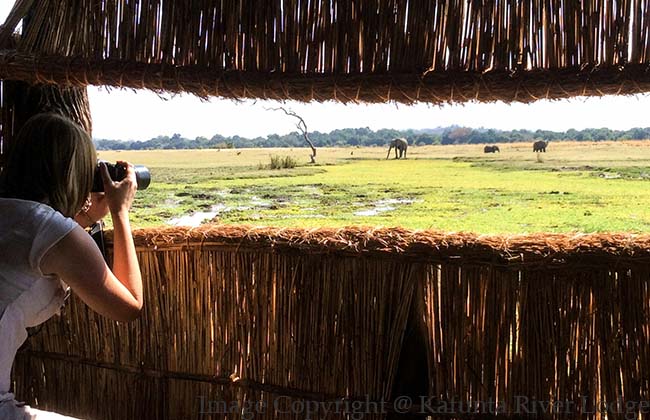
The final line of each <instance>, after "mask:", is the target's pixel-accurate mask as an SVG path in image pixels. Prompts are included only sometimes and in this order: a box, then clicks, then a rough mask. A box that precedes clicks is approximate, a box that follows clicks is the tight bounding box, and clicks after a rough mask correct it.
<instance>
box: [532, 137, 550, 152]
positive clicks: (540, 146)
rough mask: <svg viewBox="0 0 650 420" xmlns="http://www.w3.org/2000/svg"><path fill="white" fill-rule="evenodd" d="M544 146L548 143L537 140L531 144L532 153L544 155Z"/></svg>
mask: <svg viewBox="0 0 650 420" xmlns="http://www.w3.org/2000/svg"><path fill="white" fill-rule="evenodd" d="M546 146H548V142H545V141H544V140H539V141H536V142H535V143H533V152H544V153H546Z"/></svg>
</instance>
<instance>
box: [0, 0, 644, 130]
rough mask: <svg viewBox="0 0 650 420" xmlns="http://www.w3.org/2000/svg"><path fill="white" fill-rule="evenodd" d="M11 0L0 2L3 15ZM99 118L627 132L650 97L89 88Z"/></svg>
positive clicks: (178, 125) (100, 122) (208, 126)
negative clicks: (221, 93)
mask: <svg viewBox="0 0 650 420" xmlns="http://www.w3.org/2000/svg"><path fill="white" fill-rule="evenodd" d="M12 4H13V1H12V0H0V21H4V19H5V17H6V15H7V14H8V13H9V9H10V8H11V5H12ZM88 93H89V98H90V107H91V112H92V117H93V137H95V138H105V139H115V140H148V139H150V138H152V137H156V136H158V135H169V136H171V135H172V134H174V133H178V134H180V135H182V136H183V137H186V138H195V137H197V136H204V137H208V138H210V137H212V136H213V135H215V134H220V135H222V136H234V135H239V136H241V137H257V136H266V135H268V134H287V133H290V132H292V131H296V119H295V118H292V117H289V116H287V115H285V114H284V113H283V112H281V111H273V110H270V108H276V107H278V106H283V107H285V108H287V109H291V110H293V111H295V112H296V113H297V114H299V115H300V116H301V117H302V118H303V119H304V120H305V122H306V123H307V128H308V129H309V131H321V132H330V131H332V130H334V129H338V128H358V127H369V128H371V129H373V130H378V129H381V128H393V129H398V130H400V129H409V128H413V129H424V128H436V127H444V126H449V125H460V126H466V127H473V128H479V127H484V128H496V129H501V130H512V129H530V130H536V129H545V130H553V131H566V130H568V129H570V128H575V129H577V130H580V129H584V128H603V127H607V128H611V129H616V130H627V129H630V128H633V127H647V126H650V120H649V119H648V118H647V112H645V111H646V110H648V109H650V95H647V94H644V95H635V96H609V97H602V98H596V97H592V98H574V99H570V100H557V101H546V100H541V101H537V102H534V103H532V104H520V103H513V104H505V103H502V102H497V103H466V104H464V105H463V104H454V105H444V106H434V105H427V104H419V105H412V106H407V105H397V104H394V103H392V104H391V103H389V104H373V105H343V104H339V103H334V102H326V103H307V104H305V103H297V102H293V101H287V102H285V103H279V102H274V101H253V100H245V101H240V102H236V101H233V100H226V99H220V98H213V99H211V100H209V101H202V100H201V99H199V98H197V97H195V96H193V95H162V96H159V95H158V94H156V93H153V92H150V91H145V90H139V91H135V90H132V89H117V88H105V87H94V86H91V87H89V88H88Z"/></svg>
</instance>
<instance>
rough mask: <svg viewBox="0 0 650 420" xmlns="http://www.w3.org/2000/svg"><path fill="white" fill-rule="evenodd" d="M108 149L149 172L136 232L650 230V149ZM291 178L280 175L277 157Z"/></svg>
mask: <svg viewBox="0 0 650 420" xmlns="http://www.w3.org/2000/svg"><path fill="white" fill-rule="evenodd" d="M499 147H500V150H501V152H500V153H494V154H491V153H490V154H486V153H483V145H451V146H411V147H409V149H408V152H407V158H406V159H399V160H395V159H393V158H394V155H391V157H390V159H386V153H387V148H380V147H366V148H322V149H318V152H317V157H316V164H310V163H309V154H310V149H308V148H274V149H257V148H256V149H206V150H150V151H121V152H120V151H100V152H99V157H100V158H101V159H106V160H109V161H115V160H118V159H119V160H128V161H130V162H132V163H137V164H144V165H147V166H148V167H149V168H150V170H151V174H152V183H151V186H150V187H149V188H148V189H147V190H144V191H140V192H138V195H137V198H136V201H135V203H134V207H133V219H132V223H133V226H134V227H136V228H138V227H151V226H161V225H166V226H168V225H172V224H176V225H194V226H196V225H198V224H199V223H206V222H209V221H211V222H213V223H227V224H254V225H263V226H293V227H324V226H328V227H342V226H349V225H364V226H383V227H392V226H401V227H405V228H411V229H435V230H443V231H448V232H459V231H464V232H475V233H486V234H501V233H512V234H514V233H535V232H585V233H590V232H633V233H642V232H647V231H649V230H650V188H649V187H650V141H616V142H551V144H549V146H548V149H547V152H546V153H534V152H533V150H532V141H530V142H525V143H510V144H500V145H499ZM274 156H275V157H280V158H286V157H290V159H289V160H292V161H294V162H295V163H296V166H295V167H293V168H285V169H270V168H269V165H270V163H271V159H272V157H274Z"/></svg>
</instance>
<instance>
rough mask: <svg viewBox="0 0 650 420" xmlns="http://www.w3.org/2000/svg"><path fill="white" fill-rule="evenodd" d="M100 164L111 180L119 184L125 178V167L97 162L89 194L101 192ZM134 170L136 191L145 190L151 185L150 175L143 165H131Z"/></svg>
mask: <svg viewBox="0 0 650 420" xmlns="http://www.w3.org/2000/svg"><path fill="white" fill-rule="evenodd" d="M100 163H104V164H106V168H107V169H108V174H109V175H110V176H111V179H112V180H113V181H115V182H120V181H121V180H123V179H124V178H125V177H126V166H124V165H120V164H116V163H110V162H106V161H104V160H100V161H98V162H97V167H95V175H94V177H93V188H92V190H91V192H103V191H104V183H103V182H102V174H101V168H100V166H99V165H100ZM133 166H134V169H135V180H136V182H137V184H138V190H146V189H147V187H148V186H149V184H150V183H151V173H150V172H149V169H148V168H147V167H146V166H143V165H133Z"/></svg>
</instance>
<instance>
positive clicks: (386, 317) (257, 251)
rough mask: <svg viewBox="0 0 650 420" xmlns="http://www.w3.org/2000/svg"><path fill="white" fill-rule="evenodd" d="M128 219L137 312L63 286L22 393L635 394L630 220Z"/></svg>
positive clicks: (639, 283)
mask: <svg viewBox="0 0 650 420" xmlns="http://www.w3.org/2000/svg"><path fill="white" fill-rule="evenodd" d="M135 236H136V241H137V244H138V255H139V259H140V263H141V267H142V271H143V274H144V281H145V307H144V311H143V315H142V317H141V318H140V319H139V320H137V321H135V322H133V323H131V324H120V323H115V322H112V321H108V320H106V319H103V318H101V317H100V316H98V315H96V314H94V313H93V312H92V311H91V310H89V309H88V308H87V307H86V306H85V305H84V304H83V303H81V302H80V301H78V300H77V299H76V298H73V299H72V300H71V301H70V302H69V304H68V305H67V307H66V308H65V311H64V314H63V316H61V317H58V318H53V319H52V320H50V321H48V323H46V324H45V326H44V327H43V329H42V331H41V332H40V333H38V334H36V335H35V336H34V337H33V338H32V339H30V341H29V344H28V346H26V347H25V349H23V350H22V351H21V352H20V354H19V357H18V359H17V363H16V365H15V368H14V374H15V378H16V382H15V387H16V391H17V394H18V396H19V397H20V398H23V399H26V400H28V401H29V402H32V403H36V402H37V403H38V406H39V407H42V408H46V409H51V410H57V411H60V412H64V413H68V414H73V415H76V416H87V417H88V418H93V419H116V418H157V419H158V418H162V419H165V418H168V419H182V418H200V417H202V416H206V415H207V414H208V413H210V417H214V418H228V419H231V418H242V419H248V418H251V417H250V414H251V412H254V414H255V417H254V418H263V419H264V418H282V419H284V418H287V419H289V418H291V419H294V418H295V419H298V418H300V419H304V418H307V417H306V416H305V413H304V412H299V411H300V407H303V409H304V407H307V406H309V404H317V403H318V404H320V405H312V406H311V407H320V409H321V411H320V412H318V413H317V414H318V416H323V417H322V418H353V417H350V415H349V414H350V413H349V412H348V416H347V417H346V414H345V411H346V410H345V409H343V408H341V409H340V410H339V412H337V413H329V414H327V413H325V412H323V411H322V410H323V409H324V407H326V405H323V404H327V403H330V404H333V403H335V402H337V401H338V402H339V404H340V405H339V407H348V408H349V410H350V411H352V412H355V411H354V408H353V407H357V408H358V409H359V410H364V408H362V406H359V405H357V406H353V405H348V406H345V405H344V403H348V404H352V402H355V401H356V402H359V401H361V402H365V404H366V405H365V406H363V407H366V408H367V410H369V414H367V415H365V416H363V418H397V417H400V418H402V417H403V415H400V413H398V412H397V411H399V410H395V406H394V403H395V401H396V399H398V398H399V397H401V396H410V397H411V398H412V402H413V405H412V407H411V410H412V411H414V412H416V413H421V412H425V411H426V410H432V409H433V410H434V411H435V410H438V412H436V413H437V414H440V410H442V409H443V408H442V407H443V406H442V404H444V403H445V402H449V403H450V402H452V401H456V402H464V403H466V404H480V403H483V404H486V403H488V402H489V401H493V402H497V403H498V404H500V405H499V407H501V408H500V409H499V411H498V414H499V416H496V417H495V416H492V415H491V414H494V413H491V412H490V409H489V408H488V407H487V406H485V405H484V406H483V408H482V409H480V408H477V410H479V411H480V410H482V415H483V417H481V416H479V417H477V416H472V415H470V414H467V413H463V412H460V413H461V414H459V413H458V412H457V413H456V414H459V418H521V417H526V416H523V414H527V413H522V410H523V409H524V407H530V406H528V405H524V404H523V403H522V401H525V400H524V398H526V399H528V401H534V400H536V401H542V402H546V401H550V402H558V401H568V402H574V403H575V404H576V406H575V407H574V408H573V409H572V410H573V411H571V412H566V411H561V410H559V409H556V410H555V411H557V412H553V411H552V410H550V412H547V413H540V412H537V413H536V414H537V415H538V418H551V419H555V418H558V419H559V418H577V417H580V418H588V419H597V418H605V417H604V415H603V412H602V410H599V409H598V407H595V406H592V405H590V404H596V403H598V402H609V403H610V404H611V403H612V402H615V401H633V402H634V401H636V402H642V401H649V400H650V377H649V376H648V372H650V319H649V314H650V290H649V287H648V286H649V283H650V276H649V274H650V269H649V268H650V265H648V263H649V262H650V261H649V257H650V247H649V245H650V237H647V236H633V235H578V236H568V235H539V236H518V237H492V236H475V235H463V234H456V235H454V234H440V233H436V232H427V231H408V230H403V229H374V230H373V229H364V228H348V229H341V230H328V229H318V230H312V231H305V230H299V229H270V228H250V227H244V226H238V227H225V226H207V227H203V228H200V229H187V230H185V229H177V228H174V229H162V230H155V231H153V230H147V231H138V232H136V234H135ZM419 396H427V397H431V398H433V399H431V400H424V402H425V403H427V404H424V405H423V404H420V403H421V402H422V400H420V399H419ZM382 401H384V402H386V405H384V406H379V407H382V408H381V409H380V410H379V411H377V409H376V407H377V406H375V405H372V404H371V403H376V402H382ZM432 401H435V402H436V403H435V404H433V403H432ZM217 402H220V403H217ZM225 402H227V407H228V408H227V409H226V408H224V405H223V404H225ZM250 404H257V405H256V407H260V406H263V405H264V404H265V406H264V407H265V408H263V409H259V408H258V409H253V408H250V407H251V405H250ZM290 404H295V405H294V406H291V405H290ZM342 404H343V405H342ZM233 407H235V408H233ZM237 407H249V408H250V410H249V411H247V410H245V409H244V410H240V411H237V409H236V408H237ZM291 407H293V409H292V408H291ZM330 407H331V406H330ZM445 407H450V406H445ZM456 409H457V410H458V407H457V408H456ZM638 409H640V410H643V408H642V407H641V408H640V406H637V410H638ZM224 410H225V411H226V413H224V412H223V411H224ZM256 410H257V411H256ZM538 410H543V409H542V408H538ZM576 410H583V411H585V412H586V413H583V412H577V411H576ZM292 411H293V412H292ZM646 411H647V408H646ZM317 414H314V416H313V418H316V416H317ZM325 414H327V415H325ZM446 414H447V415H444V416H436V415H434V417H433V418H449V415H448V413H446ZM542 414H543V415H542ZM629 415H630V414H629V413H628V412H627V411H626V412H625V413H610V415H609V417H608V418H630V417H625V416H629ZM529 417H530V416H527V417H526V418H529ZM533 417H534V416H533ZM357 418H358V417H357ZM634 418H636V417H634Z"/></svg>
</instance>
